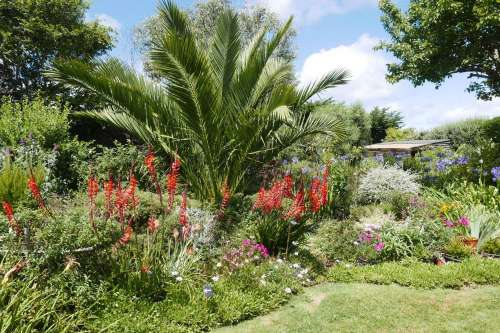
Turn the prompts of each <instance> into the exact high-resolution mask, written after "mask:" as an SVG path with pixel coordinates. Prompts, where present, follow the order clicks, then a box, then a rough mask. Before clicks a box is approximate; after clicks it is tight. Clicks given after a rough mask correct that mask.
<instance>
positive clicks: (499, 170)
mask: <svg viewBox="0 0 500 333" xmlns="http://www.w3.org/2000/svg"><path fill="white" fill-rule="evenodd" d="M491 175H492V176H493V182H494V183H496V182H498V180H500V166H497V167H494V168H493V169H491Z"/></svg>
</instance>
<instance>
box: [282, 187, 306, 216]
mask: <svg viewBox="0 0 500 333" xmlns="http://www.w3.org/2000/svg"><path fill="white" fill-rule="evenodd" d="M304 196H305V194H304V189H303V188H301V189H300V190H299V192H297V195H296V196H295V199H294V201H293V204H292V207H290V210H289V211H288V212H287V213H286V214H285V216H284V218H285V219H286V220H289V219H293V220H295V221H299V220H300V219H301V218H302V215H303V214H304V212H305V210H306V207H305V204H304Z"/></svg>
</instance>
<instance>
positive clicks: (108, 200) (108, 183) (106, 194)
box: [104, 177, 114, 217]
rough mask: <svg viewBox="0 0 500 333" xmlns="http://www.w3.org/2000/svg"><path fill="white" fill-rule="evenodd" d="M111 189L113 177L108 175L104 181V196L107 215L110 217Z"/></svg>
mask: <svg viewBox="0 0 500 333" xmlns="http://www.w3.org/2000/svg"><path fill="white" fill-rule="evenodd" d="M113 190H114V183H113V177H110V178H109V180H108V181H106V182H104V198H105V205H106V211H107V214H108V217H111V216H112V215H113V203H112V200H113V198H112V197H113Z"/></svg>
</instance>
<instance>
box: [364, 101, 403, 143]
mask: <svg viewBox="0 0 500 333" xmlns="http://www.w3.org/2000/svg"><path fill="white" fill-rule="evenodd" d="M370 119H371V138H372V142H373V143H379V142H382V141H383V140H384V139H385V137H386V136H387V130H388V129H389V128H396V129H397V128H401V126H402V125H403V117H402V116H401V113H399V112H398V111H390V110H389V108H379V107H375V108H374V109H373V110H372V111H371V112H370Z"/></svg>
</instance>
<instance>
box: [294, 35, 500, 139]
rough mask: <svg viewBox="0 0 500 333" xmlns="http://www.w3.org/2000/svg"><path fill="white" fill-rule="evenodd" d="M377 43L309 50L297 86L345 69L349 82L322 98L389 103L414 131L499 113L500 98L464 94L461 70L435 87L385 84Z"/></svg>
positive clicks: (363, 39)
mask: <svg viewBox="0 0 500 333" xmlns="http://www.w3.org/2000/svg"><path fill="white" fill-rule="evenodd" d="M377 42H378V40H377V39H376V38H374V37H371V36H369V35H368V34H363V35H361V36H360V37H359V38H358V39H357V40H356V41H355V42H354V43H352V44H350V45H340V46H337V47H334V48H332V49H328V50H321V51H319V52H317V53H313V54H311V55H310V56H309V57H307V59H306V60H305V62H304V65H303V66H302V69H301V71H300V72H299V73H298V77H299V81H300V84H301V85H305V84H307V83H309V82H311V81H315V80H317V79H319V78H321V77H322V76H323V75H324V74H326V73H328V72H330V71H332V70H335V69H337V68H345V69H348V70H349V71H350V72H351V81H349V82H348V83H347V84H346V85H344V86H340V87H336V88H333V89H330V90H329V91H326V92H325V93H324V95H323V96H322V97H331V98H333V99H334V100H337V101H344V102H348V103H353V102H362V103H363V105H364V106H365V108H366V110H371V109H372V108H373V107H375V106H381V107H389V108H390V109H391V110H396V111H400V112H401V113H402V115H403V116H404V119H405V124H406V126H407V127H414V128H418V129H428V128H431V127H435V126H439V125H443V124H446V123H449V122H454V121H458V120H463V119H468V118H477V117H484V118H489V117H494V116H500V99H494V100H493V101H487V102H484V101H479V100H477V99H476V96H475V95H474V94H470V93H467V92H465V88H466V87H467V85H468V84H469V81H468V80H467V75H465V74H464V75H456V76H454V77H453V78H450V79H448V80H446V81H445V82H444V83H443V85H442V86H441V87H440V89H435V88H434V85H433V84H425V85H423V86H420V87H413V86H412V85H411V83H409V82H408V81H401V82H399V83H397V84H394V85H392V84H389V83H388V82H387V81H386V80H385V73H386V64H387V63H389V62H392V61H393V59H391V58H389V56H388V55H387V54H386V53H383V52H380V51H374V50H373V46H375V45H376V44H377Z"/></svg>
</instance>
